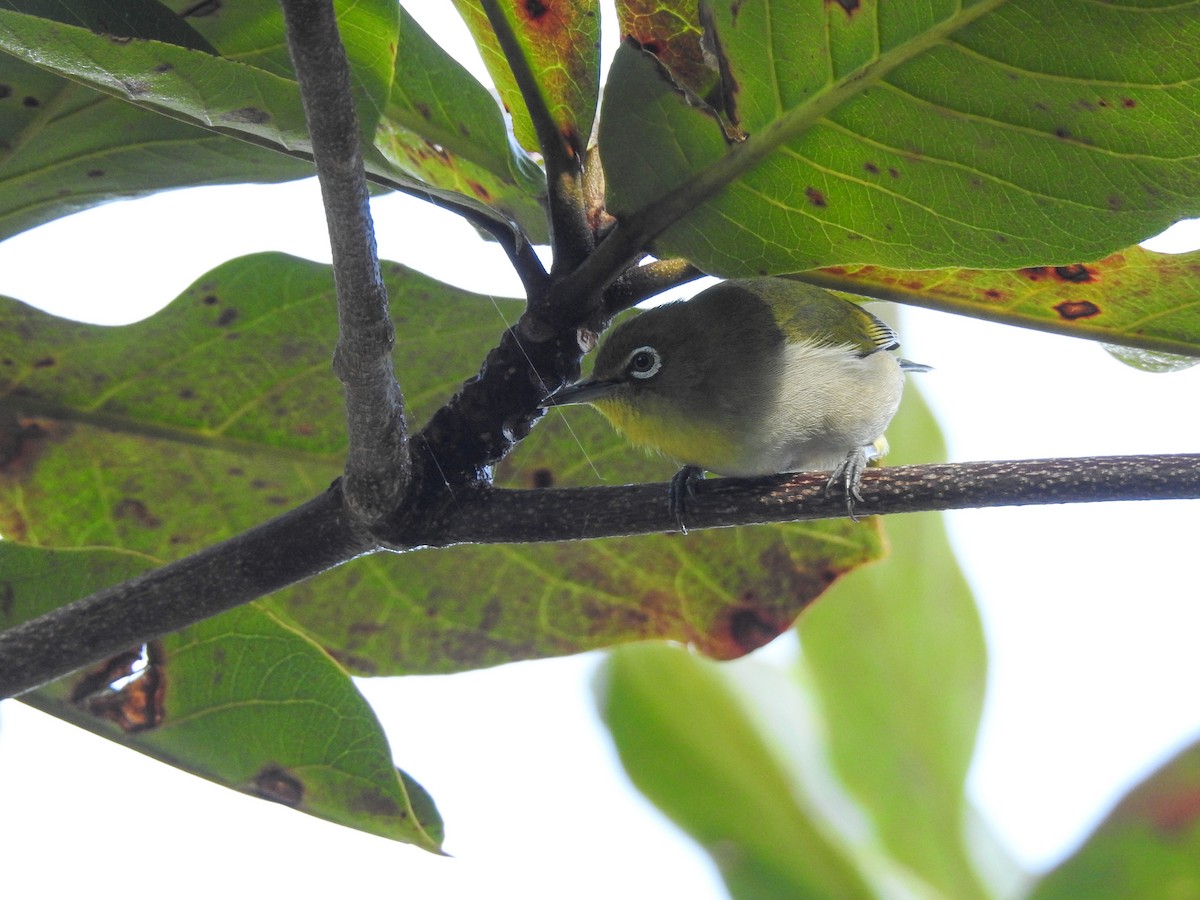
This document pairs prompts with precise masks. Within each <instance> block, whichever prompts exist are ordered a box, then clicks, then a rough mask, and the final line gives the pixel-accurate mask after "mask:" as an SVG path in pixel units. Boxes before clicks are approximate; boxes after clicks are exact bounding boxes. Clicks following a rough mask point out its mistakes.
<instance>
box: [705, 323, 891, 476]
mask: <svg viewBox="0 0 1200 900" xmlns="http://www.w3.org/2000/svg"><path fill="white" fill-rule="evenodd" d="M781 365H782V367H783V371H782V372H781V373H780V376H781V377H780V379H779V381H778V383H779V384H780V385H781V388H780V390H779V392H778V394H777V396H776V397H775V400H774V404H773V409H772V411H771V413H770V414H769V415H768V416H767V417H766V421H765V422H763V424H762V428H761V430H760V431H759V433H758V434H756V435H747V436H746V444H745V447H744V452H743V454H741V462H742V464H741V465H739V466H738V469H739V471H721V470H713V471H717V472H718V474H721V475H769V474H774V473H776V472H828V471H830V470H832V469H834V468H836V467H837V465H838V464H839V463H840V462H841V461H842V460H843V459H844V458H845V457H846V454H847V453H849V452H850V451H852V450H856V449H858V448H860V447H866V446H867V445H869V444H871V443H873V442H874V441H875V440H876V439H877V438H879V437H880V436H882V435H883V432H884V430H885V429H886V428H887V426H888V423H889V422H891V421H892V417H893V416H894V415H895V414H896V409H897V408H898V407H899V406H900V396H901V394H902V393H903V391H904V372H903V371H902V370H901V368H900V363H899V361H898V360H897V359H896V357H895V356H893V355H892V354H891V353H887V352H879V353H872V354H871V355H870V356H866V357H858V356H855V355H854V354H853V352H852V351H851V350H850V349H849V348H846V347H820V346H813V345H810V344H791V345H788V347H787V348H786V349H785V351H784V355H783V360H782V363H781Z"/></svg>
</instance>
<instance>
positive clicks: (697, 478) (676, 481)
mask: <svg viewBox="0 0 1200 900" xmlns="http://www.w3.org/2000/svg"><path fill="white" fill-rule="evenodd" d="M703 480H704V470H703V469H702V468H700V467H699V466H684V467H683V468H682V469H680V470H679V471H678V472H676V473H675V475H674V477H673V478H672V479H671V491H670V501H669V502H670V506H671V515H672V516H673V517H674V519H675V522H676V523H677V524H678V525H679V531H680V533H681V534H687V526H685V525H684V524H683V514H684V513H685V512H687V506H688V501H689V500H694V499H695V497H696V485H697V484H699V483H700V482H701V481H703Z"/></svg>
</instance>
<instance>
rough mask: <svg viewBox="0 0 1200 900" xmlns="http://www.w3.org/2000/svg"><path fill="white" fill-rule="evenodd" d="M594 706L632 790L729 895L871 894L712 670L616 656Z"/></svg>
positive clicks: (626, 653) (668, 655)
mask: <svg viewBox="0 0 1200 900" xmlns="http://www.w3.org/2000/svg"><path fill="white" fill-rule="evenodd" d="M597 696H598V703H599V706H600V712H601V716H602V717H603V719H604V722H605V724H606V725H607V726H608V728H609V731H610V732H611V734H612V737H613V740H614V742H615V743H616V745H617V752H618V753H619V754H620V757H621V762H622V763H623V764H624V766H625V769H626V771H627V772H628V773H629V777H630V778H631V779H632V780H633V783H634V784H635V785H636V786H637V787H638V789H639V790H641V791H642V792H643V793H644V794H646V795H647V796H648V797H649V798H650V799H651V800H653V801H654V802H655V803H656V804H657V805H658V806H659V807H660V808H661V809H662V810H663V811H664V812H665V813H666V814H667V815H668V816H669V817H670V818H671V819H672V820H673V821H675V823H676V824H678V825H679V826H680V827H681V828H683V829H684V830H686V831H687V832H688V833H689V834H691V835H692V837H694V838H695V839H696V840H697V841H698V842H699V843H700V845H701V846H702V847H704V849H705V850H707V851H708V853H709V854H710V855H711V856H712V857H713V861H714V862H715V863H716V864H717V867H718V868H719V869H720V870H721V875H722V877H723V878H724V879H725V882H726V884H727V886H728V887H729V890H730V893H731V894H732V895H733V896H734V897H747V898H757V897H762V898H766V897H831V898H834V897H836V898H849V897H869V896H872V894H871V892H870V890H869V889H868V887H867V885H866V883H865V882H864V881H863V880H862V876H861V875H860V874H859V872H858V871H857V870H856V867H855V865H854V863H853V862H851V860H850V859H848V858H847V855H846V851H845V850H844V848H843V847H842V846H840V844H839V842H838V840H837V839H836V837H834V836H833V835H831V834H830V833H828V831H827V828H826V827H825V826H824V825H823V824H822V822H821V820H820V818H814V816H813V815H812V814H811V813H810V812H809V811H808V810H807V809H806V808H805V806H804V804H803V803H802V802H801V801H800V797H799V793H798V790H797V786H796V785H795V784H794V783H793V781H792V780H791V778H790V776H789V774H788V771H787V769H785V768H784V767H782V766H781V765H780V762H779V760H778V758H777V757H776V755H775V753H776V750H775V748H773V747H772V746H770V745H769V744H768V743H767V741H766V740H765V738H764V736H763V734H762V733H761V732H760V731H759V730H758V728H756V727H755V725H754V724H753V722H752V721H751V720H750V719H749V718H748V717H747V715H746V712H745V711H744V709H743V708H742V706H741V704H740V703H739V700H738V698H737V697H736V696H735V694H733V693H732V692H731V691H730V689H729V687H728V686H727V685H726V683H725V681H724V679H723V678H722V677H721V675H720V674H719V671H718V668H717V666H716V664H714V663H709V662H706V661H704V660H701V659H697V658H696V657H694V656H692V655H691V654H689V653H688V652H687V651H685V650H681V649H677V648H672V647H665V646H657V645H643V646H634V647H623V648H621V649H620V650H617V651H615V652H614V653H612V654H611V655H610V656H609V658H608V660H607V661H606V662H605V664H604V667H603V668H602V669H601V671H600V675H599V678H598V680H597Z"/></svg>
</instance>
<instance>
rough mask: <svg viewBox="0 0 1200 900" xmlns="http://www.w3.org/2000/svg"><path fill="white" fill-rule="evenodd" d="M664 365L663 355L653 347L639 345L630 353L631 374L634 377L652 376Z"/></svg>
mask: <svg viewBox="0 0 1200 900" xmlns="http://www.w3.org/2000/svg"><path fill="white" fill-rule="evenodd" d="M661 367H662V357H661V356H659V355H658V351H657V350H655V349H654V348H653V347H638V348H637V349H636V350H634V351H633V352H632V353H630V354H629V366H628V368H629V374H630V375H632V376H633V377H634V378H651V377H653V376H654V375H655V374H656V373H657V372H658V370H659V369H660V368H661Z"/></svg>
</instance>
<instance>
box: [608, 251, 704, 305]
mask: <svg viewBox="0 0 1200 900" xmlns="http://www.w3.org/2000/svg"><path fill="white" fill-rule="evenodd" d="M703 277H704V273H703V272H701V271H700V270H699V269H697V268H696V267H695V266H693V265H692V264H691V263H690V262H688V261H687V260H686V259H657V260H655V261H654V262H649V263H646V264H645V265H644V266H632V267H630V268H629V269H626V270H625V272H624V273H623V274H622V275H621V276H620V277H619V278H617V280H616V281H614V282H613V283H612V284H611V285H609V286H608V290H606V291H605V292H604V314H605V315H606V316H608V317H612V316H615V315H616V314H617V313H619V312H622V311H624V310H627V309H630V308H631V307H634V306H636V305H637V304H639V303H641V302H642V301H643V300H645V299H646V298H648V297H653V296H654V295H656V294H661V293H662V292H663V291H668V290H670V289H671V288H673V287H677V286H678V285H681V284H687V283H688V282H689V281H695V280H696V279H697V278H703Z"/></svg>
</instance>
